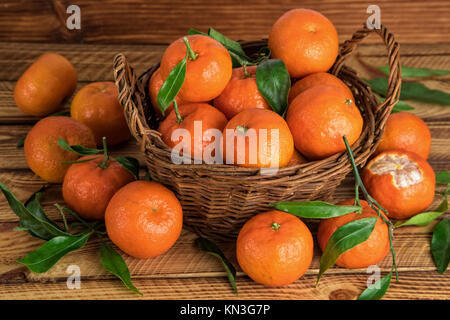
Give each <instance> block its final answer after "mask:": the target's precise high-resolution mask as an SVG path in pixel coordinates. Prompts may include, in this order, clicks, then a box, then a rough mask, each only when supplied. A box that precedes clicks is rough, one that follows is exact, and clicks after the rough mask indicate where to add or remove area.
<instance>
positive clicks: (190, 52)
mask: <svg viewBox="0 0 450 320" xmlns="http://www.w3.org/2000/svg"><path fill="white" fill-rule="evenodd" d="M183 41H184V44H185V45H186V49H187V52H188V55H189V60H192V61H193V60H195V59H197V57H198V53H195V52H194V50H192V47H191V45H190V44H189V41H188V39H187V37H183Z"/></svg>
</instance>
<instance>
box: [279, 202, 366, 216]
mask: <svg viewBox="0 0 450 320" xmlns="http://www.w3.org/2000/svg"><path fill="white" fill-rule="evenodd" d="M271 205H272V206H274V207H275V208H277V209H278V210H281V211H285V212H289V213H292V214H294V215H296V216H299V217H302V218H314V219H327V218H333V217H339V216H343V215H345V214H349V213H352V212H361V210H362V209H361V207H360V206H340V205H334V204H331V203H328V202H323V201H298V202H288V201H286V202H278V203H274V204H271Z"/></svg>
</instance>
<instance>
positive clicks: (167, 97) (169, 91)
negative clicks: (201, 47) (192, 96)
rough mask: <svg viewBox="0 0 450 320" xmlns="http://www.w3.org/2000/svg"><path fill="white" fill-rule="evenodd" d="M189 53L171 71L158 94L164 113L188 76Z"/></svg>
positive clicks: (160, 106) (159, 104)
mask: <svg viewBox="0 0 450 320" xmlns="http://www.w3.org/2000/svg"><path fill="white" fill-rule="evenodd" d="M187 59H188V53H186V56H185V57H184V59H183V60H181V61H180V62H179V63H178V64H177V65H176V66H175V67H174V68H173V69H172V70H171V71H170V73H169V76H168V77H167V79H166V81H164V83H163V85H162V86H161V88H160V89H159V92H158V95H157V98H156V99H157V101H158V107H159V109H160V110H161V113H162V114H163V115H164V112H165V111H166V109H167V107H169V105H170V104H171V103H172V102H173V100H174V99H175V97H176V96H177V94H178V92H179V91H180V89H181V87H182V86H183V83H184V79H185V78H186V64H187Z"/></svg>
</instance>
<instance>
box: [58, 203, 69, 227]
mask: <svg viewBox="0 0 450 320" xmlns="http://www.w3.org/2000/svg"><path fill="white" fill-rule="evenodd" d="M54 206H55V207H56V209H58V212H59V214H60V215H61V218H62V219H63V223H64V230H65V231H66V232H69V226H68V225H67V219H66V215H65V214H64V212H63V210H62V208H61V206H60V205H59V204H57V203H55V204H54Z"/></svg>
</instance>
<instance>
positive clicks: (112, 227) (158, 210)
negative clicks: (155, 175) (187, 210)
mask: <svg viewBox="0 0 450 320" xmlns="http://www.w3.org/2000/svg"><path fill="white" fill-rule="evenodd" d="M105 225H106V231H107V233H108V236H109V238H110V239H111V241H112V242H113V243H114V244H115V245H116V246H118V247H119V248H120V249H121V250H122V251H124V252H126V253H127V254H129V255H131V256H133V257H135V258H140V259H145V258H151V257H155V256H158V255H160V254H162V253H164V252H166V251H167V250H169V249H170V248H171V247H172V246H173V245H174V243H175V242H176V241H177V239H178V237H179V236H180V233H181V229H182V225H183V211H182V208H181V205H180V202H179V201H178V199H177V198H176V197H175V195H174V194H173V192H172V191H170V190H169V189H167V188H166V187H164V186H163V185H161V184H159V183H156V182H153V181H152V182H150V181H142V180H141V181H134V182H131V183H129V184H127V185H126V186H124V187H122V188H121V189H120V190H119V191H117V192H116V193H115V194H114V195H113V197H112V198H111V200H110V201H109V204H108V207H107V208H106V212H105Z"/></svg>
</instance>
